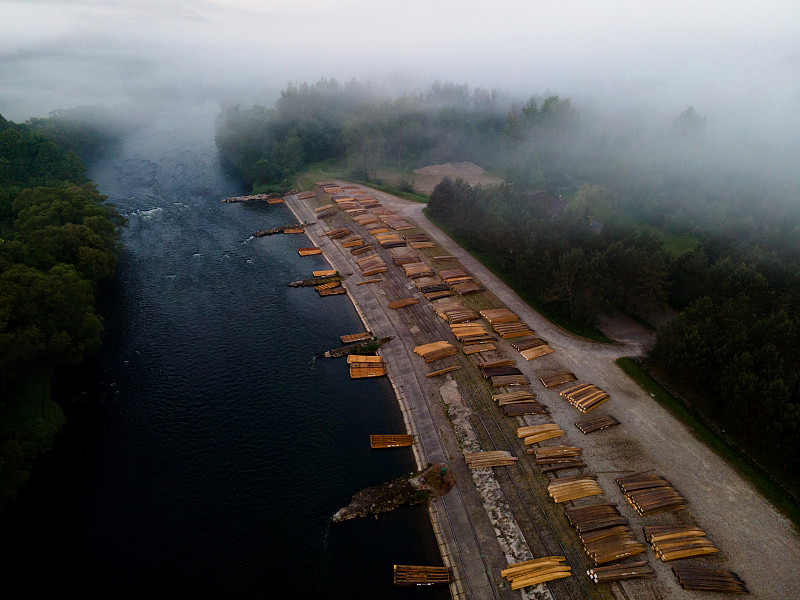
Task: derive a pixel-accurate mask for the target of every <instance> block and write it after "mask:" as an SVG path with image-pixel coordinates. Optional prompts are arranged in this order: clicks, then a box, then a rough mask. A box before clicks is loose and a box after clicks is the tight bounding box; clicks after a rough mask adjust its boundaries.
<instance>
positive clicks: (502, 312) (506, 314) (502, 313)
mask: <svg viewBox="0 0 800 600" xmlns="http://www.w3.org/2000/svg"><path fill="white" fill-rule="evenodd" d="M480 313H481V316H482V317H483V318H484V319H486V320H487V321H489V324H490V325H494V324H495V323H513V322H514V321H519V320H520V319H519V317H518V316H517V315H516V314H515V313H513V312H511V311H510V310H508V309H507V308H488V309H485V310H482V311H480Z"/></svg>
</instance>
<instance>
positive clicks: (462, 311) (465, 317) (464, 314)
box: [435, 304, 478, 324]
mask: <svg viewBox="0 0 800 600" xmlns="http://www.w3.org/2000/svg"><path fill="white" fill-rule="evenodd" d="M448 306H451V307H452V306H454V305H452V304H450V305H448ZM435 310H436V313H437V314H438V315H439V316H440V317H441V318H442V319H444V320H445V321H447V322H448V323H454V324H455V323H465V322H467V321H474V320H475V319H477V318H478V313H476V312H475V311H474V310H472V309H471V308H464V307H463V306H462V307H460V308H458V307H453V308H444V309H439V308H438V307H437V308H435Z"/></svg>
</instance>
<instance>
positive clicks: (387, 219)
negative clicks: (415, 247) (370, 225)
mask: <svg viewBox="0 0 800 600" xmlns="http://www.w3.org/2000/svg"><path fill="white" fill-rule="evenodd" d="M381 221H383V222H384V223H385V224H386V225H387V226H389V227H391V228H392V229H394V230H396V231H400V230H402V229H414V226H413V225H412V224H411V223H409V222H408V221H406V220H405V219H403V218H402V217H398V216H397V215H395V214H394V213H389V214H384V215H382V216H381ZM403 245H405V241H403Z"/></svg>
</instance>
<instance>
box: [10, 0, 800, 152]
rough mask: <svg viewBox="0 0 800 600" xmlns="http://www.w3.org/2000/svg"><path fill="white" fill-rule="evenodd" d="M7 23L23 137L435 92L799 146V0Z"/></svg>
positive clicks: (149, 1)
mask: <svg viewBox="0 0 800 600" xmlns="http://www.w3.org/2000/svg"><path fill="white" fill-rule="evenodd" d="M0 15H2V18H1V19H0V114H2V115H3V116H4V117H6V118H8V119H11V120H14V121H24V120H26V119H28V118H30V117H35V116H47V114H48V113H49V112H50V111H51V110H53V109H57V108H70V107H73V106H76V105H87V104H88V105H101V106H105V107H108V108H112V109H119V110H121V111H123V112H126V113H129V114H130V113H131V112H133V113H144V114H146V113H147V111H150V110H152V109H153V108H167V109H168V110H175V109H176V108H175V107H179V106H181V105H186V104H189V103H211V104H214V105H215V106H219V103H226V104H229V103H242V104H244V105H248V104H251V103H253V102H260V103H263V104H266V105H271V104H272V102H273V101H274V99H275V98H276V97H277V96H278V94H279V92H280V90H281V89H282V88H283V87H284V86H285V85H286V84H287V82H289V81H293V82H303V81H308V82H314V81H316V80H318V79H320V78H322V77H324V78H336V79H338V80H340V81H346V80H349V79H351V78H357V79H358V80H360V81H362V82H369V83H370V84H371V85H372V86H373V88H374V89H376V90H377V91H379V92H380V93H383V94H387V95H394V94H400V93H406V92H418V93H419V92H423V91H424V90H426V89H427V88H428V86H430V84H431V83H432V82H433V81H434V80H437V79H438V80H440V81H452V82H455V83H459V84H462V83H466V84H468V85H469V86H470V87H471V88H478V87H480V88H484V89H497V90H499V91H501V92H503V93H505V94H506V95H507V96H506V97H507V98H509V102H510V101H511V99H514V100H517V101H518V102H524V101H525V100H526V99H527V98H528V97H529V96H530V95H532V94H538V95H541V94H548V93H550V94H558V95H560V96H561V97H570V98H571V99H572V102H573V106H575V107H576V108H577V109H578V110H579V111H580V112H581V114H582V115H591V116H592V117H596V116H597V115H602V116H603V117H605V118H607V119H608V121H607V122H608V123H609V124H619V126H625V125H627V126H630V124H631V122H632V121H636V122H637V123H642V124H644V126H645V128H647V123H648V122H649V123H656V124H658V123H662V124H663V123H667V122H669V121H671V120H672V119H674V117H675V116H676V115H678V114H679V113H680V112H681V111H682V110H684V109H685V108H686V107H687V106H693V107H694V108H695V110H696V111H697V113H698V114H700V115H702V116H703V117H704V118H706V120H707V121H706V122H707V125H708V129H709V131H711V132H712V133H715V134H717V135H720V136H736V139H746V140H747V141H746V142H734V143H747V144H766V145H768V146H773V145H774V146H775V147H776V148H781V149H792V148H794V149H796V148H797V145H798V139H800V37H799V36H798V35H797V31H798V30H800V4H798V3H797V2H796V1H795V0H776V1H771V2H766V3H764V2H750V1H733V2H731V1H726V2H722V1H720V0H708V1H705V2H697V1H692V2H689V1H686V0H676V1H673V2H660V3H655V2H630V1H623V0H608V1H604V2H596V1H591V0H566V1H563V2H557V3H554V2H542V1H530V0H526V1H522V0H511V1H508V2H500V3H497V2H485V1H476V0H459V1H457V2H456V1H453V0H436V1H435V2H430V1H429V0H425V1H423V0H407V1H406V2H386V1H382V0H337V1H336V2H333V1H324V0H304V1H302V2H297V1H294V0H293V1H289V0H271V1H263V0H115V1H114V2H105V1H101V0H41V1H40V0H0ZM593 120H594V121H595V122H596V118H595V119H593ZM609 126H610V127H611V126H612V125H609ZM614 126H616V125H614Z"/></svg>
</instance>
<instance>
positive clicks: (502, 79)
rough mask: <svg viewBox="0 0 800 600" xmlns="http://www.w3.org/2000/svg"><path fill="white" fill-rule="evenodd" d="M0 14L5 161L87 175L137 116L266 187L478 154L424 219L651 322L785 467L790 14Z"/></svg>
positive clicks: (322, 8)
mask: <svg viewBox="0 0 800 600" xmlns="http://www.w3.org/2000/svg"><path fill="white" fill-rule="evenodd" d="M0 11H1V12H2V14H3V15H4V19H3V22H2V24H0V115H2V117H4V120H0V123H2V124H3V127H2V135H5V136H6V139H5V140H0V143H6V145H5V146H2V147H3V148H5V150H4V152H7V153H8V152H15V151H16V150H14V148H16V147H14V146H13V144H12V143H11V142H12V141H13V140H11V136H12V135H13V136H17V137H18V136H20V135H23V133H21V132H24V135H26V136H29V137H30V139H32V140H34V141H35V143H36V144H39V145H40V146H41V145H42V143H41V140H40V137H39V136H43V138H46V139H48V140H51V141H53V143H56V144H59V152H68V151H69V150H72V151H73V152H77V153H79V154H81V155H82V156H83V158H84V159H85V160H86V161H87V163H88V164H91V162H90V161H91V158H92V153H93V152H97V151H101V152H102V149H103V148H104V145H105V144H107V143H108V141H109V140H110V139H112V138H120V139H122V140H123V143H124V135H125V131H127V130H129V129H130V128H132V127H137V126H140V125H141V124H143V123H147V122H150V121H151V120H153V119H155V118H156V116H158V117H159V118H163V116H164V115H171V114H179V113H180V114H186V113H190V114H192V115H193V116H194V118H195V119H196V120H197V122H198V127H200V126H203V127H207V125H208V123H210V122H211V121H214V122H215V124H216V138H215V141H216V144H217V146H218V148H219V151H220V159H221V161H222V162H223V164H224V165H225V166H226V167H227V168H228V169H230V170H231V172H233V173H234V174H235V175H236V176H237V177H238V178H239V179H240V180H241V181H242V182H243V184H245V185H247V186H251V187H252V188H253V189H254V190H258V191H270V192H285V191H287V190H290V189H293V188H296V187H297V186H298V181H299V179H298V178H299V177H300V176H301V175H302V174H303V173H304V172H307V171H308V170H311V171H312V172H320V171H325V170H327V172H335V173H337V174H339V175H341V176H342V177H348V178H351V179H353V180H358V181H363V182H368V183H372V184H376V185H390V186H393V189H396V190H397V191H399V192H406V193H413V192H414V174H413V170H414V169H418V168H420V167H424V166H427V165H432V164H440V163H446V162H464V161H469V162H474V163H476V164H478V165H480V166H481V167H483V168H485V169H487V170H488V171H489V172H490V173H492V174H494V175H496V176H497V177H498V178H499V179H501V180H502V181H503V183H502V184H501V185H497V186H469V185H468V184H466V183H465V182H463V181H450V180H446V181H445V182H443V183H441V184H440V185H439V186H438V187H437V188H436V189H435V190H434V192H433V193H432V194H431V195H430V203H429V206H428V209H427V210H428V213H429V215H430V216H431V217H432V218H433V219H435V220H436V222H437V223H439V224H440V225H442V226H443V227H444V228H445V229H446V230H447V231H448V232H449V233H450V234H451V235H453V236H454V237H456V239H457V240H458V241H459V242H460V243H462V244H463V245H465V246H466V247H468V248H469V249H470V250H471V251H473V252H476V253H478V254H479V255H480V256H481V257H482V258H484V259H485V260H487V261H488V262H489V263H490V264H491V266H492V268H494V269H496V270H498V271H500V272H501V273H503V274H504V275H506V276H507V277H508V278H511V279H513V280H514V281H515V282H517V286H518V289H519V290H521V291H522V292H523V293H525V294H526V297H528V298H530V299H531V300H532V301H533V302H535V303H536V306H537V308H539V309H541V310H543V311H545V312H546V314H548V316H550V315H552V316H553V317H555V318H558V319H562V320H564V321H565V322H567V323H569V324H572V325H575V326H580V327H584V326H585V327H594V326H595V325H596V324H597V322H598V320H599V319H600V318H601V317H602V315H604V314H607V313H608V312H610V311H614V310H618V311H623V312H625V313H627V314H629V315H631V316H633V317H634V318H638V319H641V320H643V321H645V322H649V323H650V324H651V325H653V326H656V327H660V329H659V334H658V335H659V337H658V341H657V342H656V345H655V347H654V348H653V350H652V352H651V354H650V356H649V357H648V359H649V361H650V362H651V364H652V366H653V368H655V369H658V370H659V372H661V373H662V374H664V375H665V376H666V377H668V378H671V380H672V381H673V382H674V383H675V384H676V385H677V387H678V388H679V389H680V391H682V392H686V393H690V394H693V395H695V396H696V397H700V398H701V399H702V401H700V402H699V403H698V404H699V405H700V409H701V410H702V411H704V412H705V413H706V414H709V415H712V416H713V418H714V419H715V420H716V422H717V423H718V424H720V425H721V426H723V427H725V428H726V429H727V430H728V431H729V432H732V434H733V435H735V436H736V437H737V439H738V440H740V441H743V442H744V443H746V444H749V445H751V446H755V447H757V446H762V447H763V446H767V445H769V444H775V443H778V441H781V443H782V445H783V447H784V450H785V458H786V461H787V462H788V463H790V464H792V465H797V464H798V461H800V444H798V442H797V439H798V438H797V435H796V433H797V431H798V430H800V362H799V361H798V358H797V357H798V356H800V171H799V170H798V168H797V159H798V156H800V38H798V37H797V30H798V26H800V9H798V8H797V6H796V3H792V2H789V1H785V2H772V3H769V4H768V5H760V4H756V3H751V2H733V3H731V2H726V3H722V2H717V1H715V2H708V3H696V2H695V3H691V2H685V1H679V2H674V3H668V5H662V6H657V7H656V6H648V5H631V4H630V3H626V2H621V1H615V2H609V3H588V2H579V1H575V2H566V3H560V4H559V5H558V6H548V5H545V4H540V3H531V2H512V3H509V4H507V5H503V6H500V7H498V6H497V5H494V4H491V3H485V2H474V1H467V2H463V1H462V2H451V1H446V2H437V3H433V4H432V5H431V3H424V2H421V1H416V0H415V1H412V2H406V3H401V4H396V5H386V4H385V3H380V2H368V1H366V0H348V1H344V2H339V3H326V2H321V1H313V2H304V3H295V4H291V3H288V2H277V3H261V2H255V1H253V2H249V1H247V0H227V1H225V0H218V1H212V0H207V1H196V2H190V1H188V0H174V1H171V2H156V1H155V0H126V1H123V2H115V3H113V5H108V4H107V3H102V2H95V1H92V0H77V1H71V2H70V1H58V0H54V1H41V2H39V1H21V0H0ZM76 107H80V108H78V109H77V110H75V109H76ZM54 111H55V112H54ZM51 115H52V120H51V119H48V118H47V117H50V116H51ZM5 119H7V120H8V122H6V121H5ZM12 122H16V123H17V124H20V125H19V126H17V125H15V124H14V123H12ZM201 123H202V125H201ZM82 130H83V131H86V130H90V131H92V133H91V135H88V136H86V137H85V138H82V137H81V135H80V132H81V131H82ZM59 136H61V139H60V140H59ZM65 156H68V158H71V157H72V156H73V155H72V154H69V155H65ZM65 160H66V159H65ZM0 161H5V162H0V171H3V170H4V169H5V170H6V171H8V172H9V173H10V172H11V170H13V169H12V167H13V166H14V164H15V163H13V161H10V160H9V159H8V157H7V156H3V155H0ZM315 169H316V171H315ZM78 171H80V169H78ZM3 172H5V171H3ZM76 173H77V171H76ZM7 179H8V181H15V182H17V181H24V180H25V178H24V177H22V178H20V177H16V175H15V176H14V177H11V175H8V177H7ZM50 179H52V178H50ZM72 179H73V180H74V181H73V183H75V182H80V183H82V184H83V183H85V182H84V181H83V180H82V179H80V177H79V176H78V174H75V175H74V176H73V177H72ZM43 181H47V182H48V183H52V181H50V180H49V179H47V178H45V179H43ZM14 185H17V184H16V183H15V184H14ZM20 185H21V184H20ZM17 192H18V190H17V191H15V192H14V194H15V195H16V193H17ZM9 197H10V196H9ZM91 201H92V202H93V203H99V202H100V200H99V199H98V198H94V197H92V199H91ZM17 204H18V205H19V204H20V203H19V202H18V203H17ZM11 206H12V205H10V204H9V207H8V210H6V211H5V212H4V213H3V214H4V217H5V218H6V220H7V223H6V227H5V230H4V231H7V232H12V231H14V224H13V220H14V218H15V217H16V216H17V215H16V214H15V213H14V211H13V210H12V209H11ZM670 319H671V320H670ZM667 321H669V322H668V323H667ZM754 406H757V407H759V409H758V410H757V411H756V410H753V409H752V407H754ZM750 411H752V412H750ZM742 414H745V415H746V417H747V418H745V419H742V418H741V415H742Z"/></svg>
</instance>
